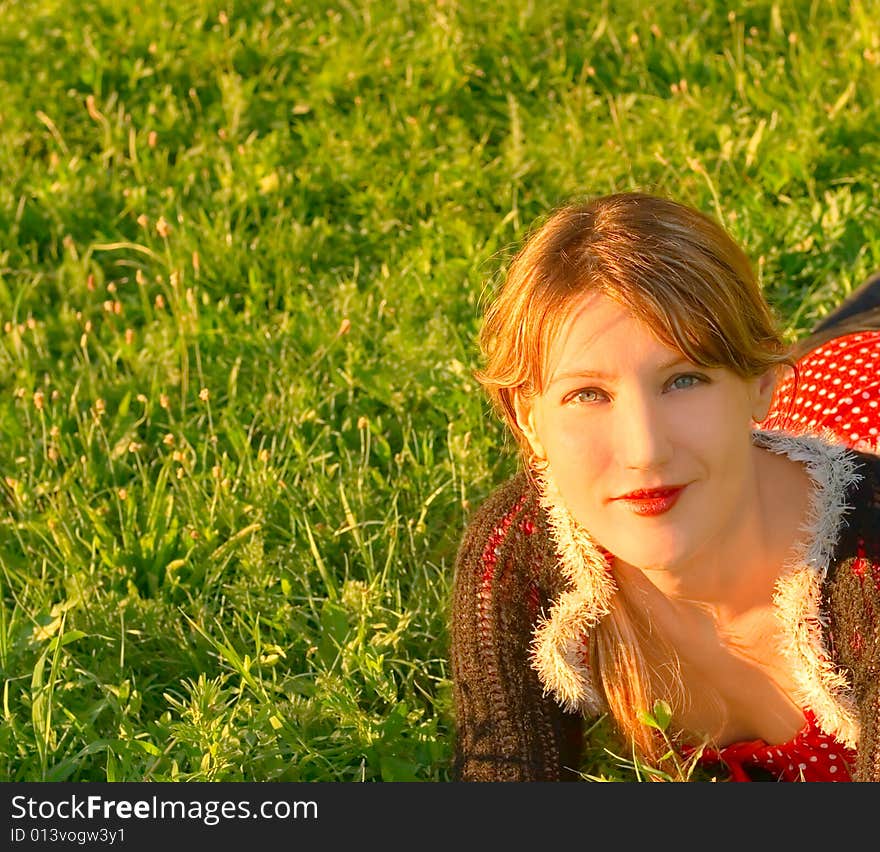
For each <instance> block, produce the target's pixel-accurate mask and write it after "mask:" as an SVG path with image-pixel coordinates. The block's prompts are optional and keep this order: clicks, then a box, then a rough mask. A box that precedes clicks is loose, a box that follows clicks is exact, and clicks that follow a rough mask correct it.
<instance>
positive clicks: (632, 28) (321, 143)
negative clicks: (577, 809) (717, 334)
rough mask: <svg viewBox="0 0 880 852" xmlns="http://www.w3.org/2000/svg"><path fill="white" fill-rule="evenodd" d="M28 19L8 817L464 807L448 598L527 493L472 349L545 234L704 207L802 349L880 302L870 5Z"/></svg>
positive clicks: (5, 131) (259, 5) (12, 186)
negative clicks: (224, 803) (284, 803)
mask: <svg viewBox="0 0 880 852" xmlns="http://www.w3.org/2000/svg"><path fill="white" fill-rule="evenodd" d="M0 20H2V21H3V26H2V28H0V438H2V440H0V569H2V571H0V587H2V595H0V668H2V672H3V681H4V683H3V696H2V722H0V777H3V778H5V779H9V780H16V781H27V780H44V779H45V780H62V779H63V780H74V781H101V780H117V781H126V780H140V779H152V780H157V781H158V780H339V781H359V780H367V781H372V780H397V779H414V780H424V781H443V780H447V779H448V778H449V773H450V768H449V762H450V756H451V737H452V729H453V719H452V706H451V698H450V683H449V677H450V672H449V665H448V662H447V633H446V619H447V614H448V598H449V590H450V584H451V578H452V563H453V559H454V554H455V550H456V546H457V543H458V538H459V536H460V534H461V530H462V528H463V526H464V523H465V521H466V519H467V516H468V513H469V511H470V510H472V509H473V508H474V507H475V506H476V505H477V504H478V503H479V502H480V501H481V500H482V499H483V498H484V497H485V496H486V495H487V494H488V493H489V492H490V491H491V489H492V488H493V487H494V486H495V485H496V484H497V483H499V482H500V481H501V480H502V479H503V478H504V477H506V476H507V475H508V474H509V473H511V472H512V471H513V470H514V469H515V466H516V461H515V458H514V453H513V448H512V446H511V444H510V442H509V441H508V440H507V439H506V438H505V436H504V434H503V431H502V428H501V426H500V424H499V423H498V422H497V421H496V420H495V419H494V418H493V417H492V416H491V415H490V414H489V412H488V407H487V405H486V403H485V401H484V399H483V397H482V395H481V394H480V392H479V390H478V388H477V386H476V384H475V382H474V381H473V379H472V378H471V370H472V369H473V368H474V367H475V366H476V363H477V362H476V357H477V353H476V347H475V342H474V338H475V333H476V330H477V328H478V324H479V316H480V311H481V308H482V306H483V303H484V298H485V296H486V294H487V293H488V292H489V290H491V288H492V286H493V285H494V283H495V282H496V281H497V279H498V276H499V275H500V274H501V272H502V271H503V268H504V264H505V262H506V260H507V258H508V257H509V253H510V251H511V250H513V249H514V248H515V247H516V245H517V244H518V242H519V241H520V240H521V239H522V237H523V235H524V234H525V233H526V231H527V229H528V228H529V226H530V225H531V224H532V223H533V222H534V221H535V220H536V219H537V218H538V217H540V216H541V215H543V214H544V213H546V212H547V211H548V209H549V208H551V207H552V206H554V205H556V204H558V203H560V202H562V201H565V200H568V199H570V198H572V197H583V196H587V195H593V194H598V193H604V192H608V191H613V190H626V189H647V190H653V191H658V192H662V193H666V194H670V195H672V196H674V197H675V198H677V199H679V200H681V201H684V202H687V203H691V204H693V205H695V206H697V207H699V208H700V209H704V210H706V211H708V212H710V213H714V214H715V215H718V216H719V217H720V218H722V219H723V221H724V222H725V223H726V224H727V226H728V227H729V228H730V229H731V231H732V232H733V233H734V235H735V236H736V237H737V238H738V239H739V240H740V241H741V242H742V243H743V245H744V246H745V248H746V249H747V251H748V252H749V254H750V256H751V257H753V258H754V261H755V263H756V265H757V267H758V269H759V271H760V274H761V279H762V282H763V283H764V286H765V288H766V291H767V294H768V297H769V298H770V299H771V301H772V302H773V304H774V305H775V306H776V307H777V309H778V310H779V313H780V315H781V316H782V317H783V319H784V323H785V326H786V329H787V331H788V333H789V336H790V337H791V338H792V339H793V338H794V337H795V336H797V335H798V334H799V333H802V332H803V331H804V330H806V329H807V328H809V327H810V326H811V325H812V324H813V323H814V322H815V321H817V320H818V319H819V318H820V317H821V316H823V315H824V314H825V313H826V312H827V311H828V310H829V308H830V307H831V306H833V305H834V303H835V302H836V301H837V300H838V299H839V298H840V297H842V296H843V295H845V294H846V293H848V292H849V291H850V290H851V289H852V288H853V287H854V286H855V285H857V284H858V282H859V281H860V280H861V279H862V278H863V277H864V276H865V275H866V274H867V273H869V272H870V271H872V270H874V269H876V268H878V267H880V210H878V204H877V199H878V198H880V168H878V166H880V141H878V140H880V135H878V131H877V128H878V127H880V109H878V106H877V104H878V103H880V31H878V27H877V25H876V21H877V20H880V8H878V4H877V3H876V2H873V0H863V2H846V3H845V2H821V3H820V2H786V3H782V2H780V3H769V2H742V3H738V4H737V3H735V4H720V3H712V2H709V3H702V2H701V3H663V2H660V3H655V4H650V6H649V5H648V4H644V5H643V4H639V3H631V2H630V3H627V2H623V3H620V2H618V3H613V4H612V3H599V2H597V3H587V4H585V3H575V2H570V3H566V2H562V3H553V4H545V3H527V2H519V3H512V2H511V3H489V4H485V3H478V2H473V0H468V2H454V1H453V0H445V2H440V0H435V2H416V0H412V2H406V0H398V2H373V3H370V2H363V0H350V1H349V0H345V2H339V3H314V2H296V3H293V2H281V0H262V2H233V0H229V2H225V3H224V2H208V0H201V2H199V0H196V2H191V3H170V2H165V0H157V2H154V3H140V4H139V5H136V4H123V3H115V2H109V0H67V2H64V3H61V2H58V0H21V2H12V0H7V1H6V2H3V0H0ZM606 743H610V740H608V739H607V738H606V737H604V736H603V737H599V738H598V740H597V745H596V748H595V750H594V753H593V754H591V755H588V758H587V760H586V762H585V766H586V767H587V772H588V774H590V775H593V776H597V775H598V776H602V777H604V778H605V779H606V780H624V779H628V778H630V777H632V776H631V773H630V771H629V770H628V769H627V767H626V766H625V765H622V764H621V763H620V761H616V760H614V759H612V758H611V757H610V756H609V755H608V754H607V753H606V752H604V751H603V748H604V746H605V744H606ZM609 748H611V745H610V744H609Z"/></svg>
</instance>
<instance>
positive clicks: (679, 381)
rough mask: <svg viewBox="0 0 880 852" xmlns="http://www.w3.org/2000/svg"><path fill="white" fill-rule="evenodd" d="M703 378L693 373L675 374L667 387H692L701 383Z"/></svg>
mask: <svg viewBox="0 0 880 852" xmlns="http://www.w3.org/2000/svg"><path fill="white" fill-rule="evenodd" d="M703 381H704V379H703V378H702V377H701V376H695V375H694V374H693V373H685V374H684V375H681V376H676V377H675V378H674V379H673V380H672V381H671V382H670V383H669V387H671V388H673V389H675V390H685V389H686V388H692V387H694V385H699V384H702V383H703Z"/></svg>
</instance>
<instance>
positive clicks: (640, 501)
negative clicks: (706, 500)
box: [614, 485, 687, 516]
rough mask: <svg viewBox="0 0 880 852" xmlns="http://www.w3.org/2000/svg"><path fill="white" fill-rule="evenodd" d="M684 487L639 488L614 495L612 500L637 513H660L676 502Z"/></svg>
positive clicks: (648, 514)
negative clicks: (618, 495)
mask: <svg viewBox="0 0 880 852" xmlns="http://www.w3.org/2000/svg"><path fill="white" fill-rule="evenodd" d="M686 487H687V486H685V485H667V486H663V487H661V488H640V489H638V490H637V491H630V492H629V493H628V494H624V495H623V496H621V497H615V498H614V500H615V502H618V503H622V504H623V505H624V506H626V508H627V509H629V510H630V511H632V512H635V513H636V514H637V515H644V516H653V515H662V514H663V513H664V512H668V511H669V510H670V509H671V508H672V507H673V506H674V505H675V504H676V503H677V502H678V498H679V497H680V496H681V492H682V491H684V489H685V488H686Z"/></svg>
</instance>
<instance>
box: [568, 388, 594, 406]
mask: <svg viewBox="0 0 880 852" xmlns="http://www.w3.org/2000/svg"><path fill="white" fill-rule="evenodd" d="M601 394H602V391H600V390H597V389H596V388H584V389H583V390H579V391H576V392H575V393H573V394H572V395H571V397H570V398H569V401H570V402H582V403H587V404H589V403H593V402H598V401H599V399H600V398H601Z"/></svg>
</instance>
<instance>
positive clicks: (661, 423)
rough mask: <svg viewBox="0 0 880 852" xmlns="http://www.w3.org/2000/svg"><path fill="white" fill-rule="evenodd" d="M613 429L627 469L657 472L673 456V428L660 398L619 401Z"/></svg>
mask: <svg viewBox="0 0 880 852" xmlns="http://www.w3.org/2000/svg"><path fill="white" fill-rule="evenodd" d="M620 401H621V402H622V403H623V404H622V405H619V406H618V409H617V414H618V416H617V418H616V422H615V423H614V429H615V432H616V435H617V441H616V444H617V457H618V460H619V461H620V463H621V466H622V467H624V468H626V469H628V470H658V469H661V468H663V467H664V466H665V465H666V464H667V463H668V462H669V461H670V459H671V457H672V440H671V439H672V429H673V426H672V424H671V423H669V422H668V421H667V419H666V418H665V417H664V412H663V406H662V403H661V400H660V399H659V398H653V397H652V396H651V395H649V394H645V393H637V394H632V395H630V396H628V397H627V398H625V399H621V400H620Z"/></svg>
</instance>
